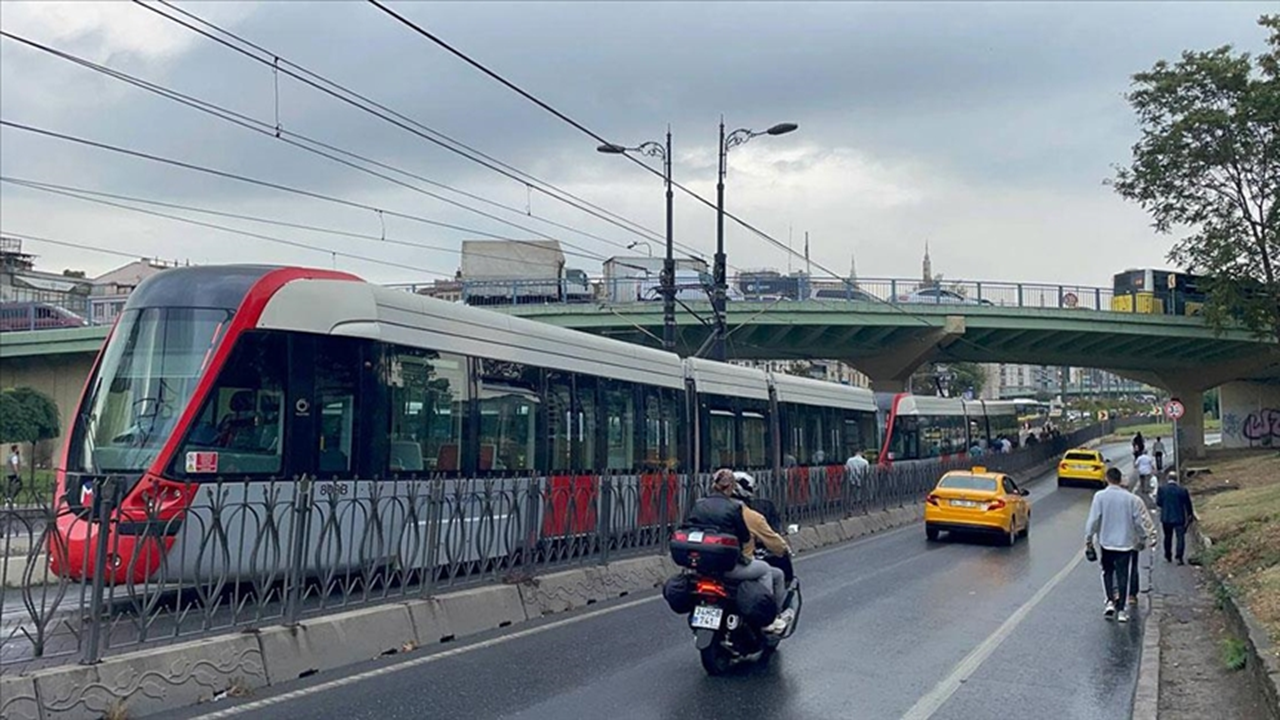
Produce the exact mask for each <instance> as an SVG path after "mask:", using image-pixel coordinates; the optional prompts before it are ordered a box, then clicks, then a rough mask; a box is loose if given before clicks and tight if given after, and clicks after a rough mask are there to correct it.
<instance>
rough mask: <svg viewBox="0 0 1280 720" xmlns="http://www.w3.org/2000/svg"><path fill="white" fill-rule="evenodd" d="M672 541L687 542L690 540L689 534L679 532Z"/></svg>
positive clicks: (672, 537) (673, 536)
mask: <svg viewBox="0 0 1280 720" xmlns="http://www.w3.org/2000/svg"><path fill="white" fill-rule="evenodd" d="M671 539H672V540H675V541H676V542H687V541H688V540H689V533H687V532H684V531H683V530H677V531H676V532H675V534H674V535H672V536H671Z"/></svg>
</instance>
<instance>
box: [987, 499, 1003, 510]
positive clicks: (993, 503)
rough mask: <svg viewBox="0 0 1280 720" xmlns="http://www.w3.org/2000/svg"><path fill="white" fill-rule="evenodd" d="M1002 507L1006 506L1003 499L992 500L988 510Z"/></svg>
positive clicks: (988, 504)
mask: <svg viewBox="0 0 1280 720" xmlns="http://www.w3.org/2000/svg"><path fill="white" fill-rule="evenodd" d="M1002 507H1004V501H1003V500H992V501H991V502H989V503H987V509H988V510H999V509H1000V508H1002Z"/></svg>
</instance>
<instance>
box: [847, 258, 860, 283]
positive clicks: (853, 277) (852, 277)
mask: <svg viewBox="0 0 1280 720" xmlns="http://www.w3.org/2000/svg"><path fill="white" fill-rule="evenodd" d="M849 284H850V285H855V286H856V285H857V284H858V259H857V258H855V257H854V256H853V253H849Z"/></svg>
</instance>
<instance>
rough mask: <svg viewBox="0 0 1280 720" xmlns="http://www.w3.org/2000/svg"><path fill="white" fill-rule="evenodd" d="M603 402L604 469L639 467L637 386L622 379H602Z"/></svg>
mask: <svg viewBox="0 0 1280 720" xmlns="http://www.w3.org/2000/svg"><path fill="white" fill-rule="evenodd" d="M600 384H601V386H602V393H601V394H602V397H603V399H604V422H605V440H606V443H605V447H606V449H607V452H608V457H607V463H606V465H605V467H607V468H608V469H609V470H631V469H633V468H634V467H635V464H636V409H635V398H636V396H635V386H634V385H632V384H631V383H629V382H623V381H620V380H600Z"/></svg>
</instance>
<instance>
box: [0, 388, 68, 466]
mask: <svg viewBox="0 0 1280 720" xmlns="http://www.w3.org/2000/svg"><path fill="white" fill-rule="evenodd" d="M61 432H62V425H61V423H59V421H58V406H57V404H56V403H54V402H53V399H52V398H50V397H49V396H48V395H45V394H44V393H42V392H40V391H39V390H36V389H34V388H29V387H20V388H13V389H10V390H3V391H0V442H3V443H6V444H7V443H29V444H31V445H32V446H33V447H34V445H35V444H36V443H38V442H40V441H41V440H51V439H53V438H56V437H58V435H59V434H60V433H61ZM32 454H33V455H34V450H33V452H32Z"/></svg>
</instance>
